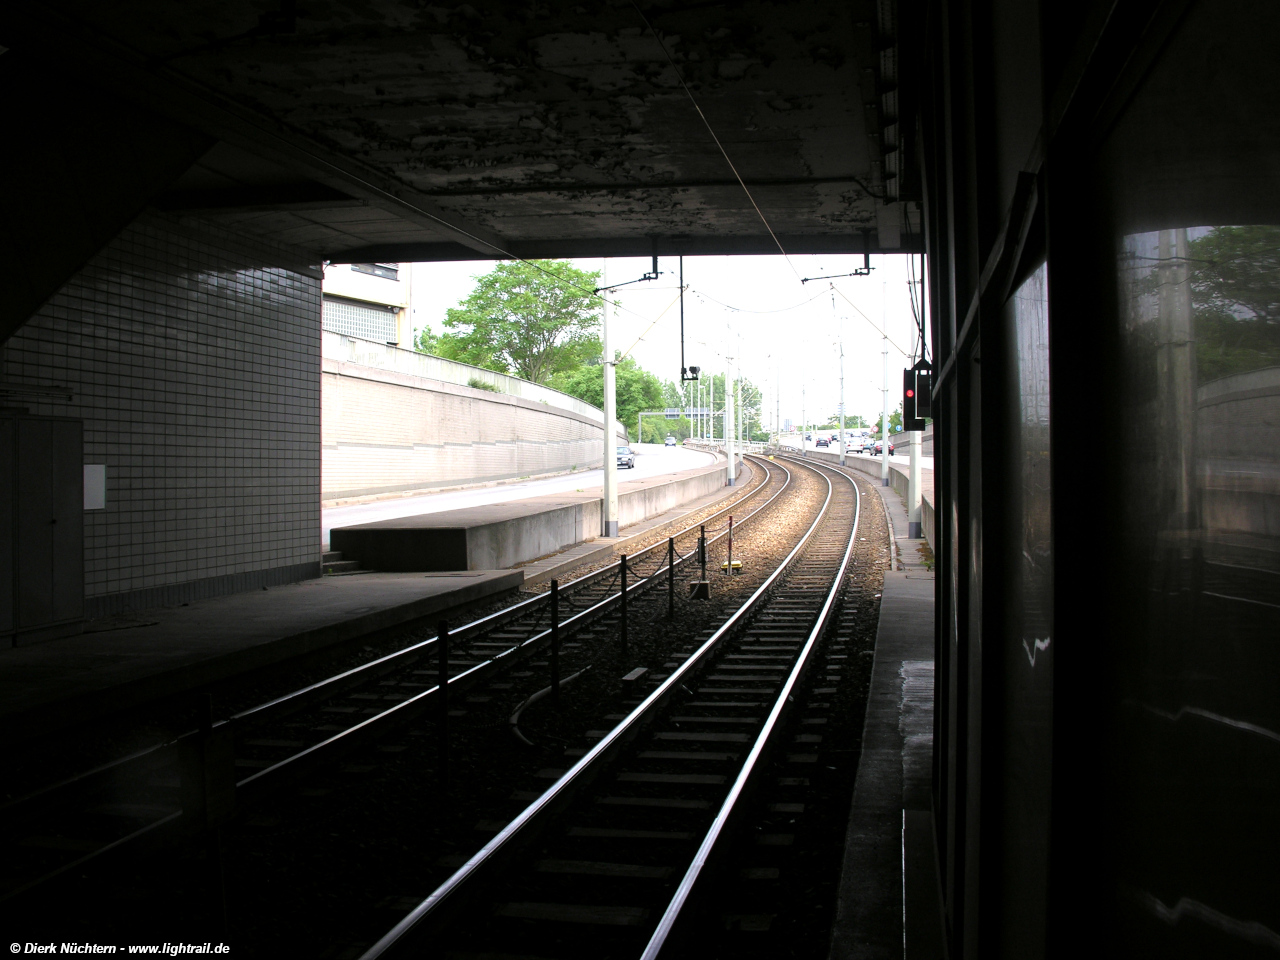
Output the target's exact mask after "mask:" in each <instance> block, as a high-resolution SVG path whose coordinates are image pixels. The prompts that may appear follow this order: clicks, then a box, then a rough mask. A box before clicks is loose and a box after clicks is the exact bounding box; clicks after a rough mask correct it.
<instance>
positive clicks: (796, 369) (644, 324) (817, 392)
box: [413, 255, 919, 424]
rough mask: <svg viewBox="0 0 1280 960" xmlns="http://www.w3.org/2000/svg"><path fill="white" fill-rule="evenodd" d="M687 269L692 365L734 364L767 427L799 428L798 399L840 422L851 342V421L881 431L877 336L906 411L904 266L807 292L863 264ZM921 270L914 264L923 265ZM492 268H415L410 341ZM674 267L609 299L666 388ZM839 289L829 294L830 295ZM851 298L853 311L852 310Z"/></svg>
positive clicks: (816, 259)
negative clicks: (856, 417) (856, 418)
mask: <svg viewBox="0 0 1280 960" xmlns="http://www.w3.org/2000/svg"><path fill="white" fill-rule="evenodd" d="M789 260H790V263H788V259H784V258H783V257H782V256H770V257H685V260H684V281H685V284H686V285H687V287H688V291H687V292H686V293H685V303H684V326H685V363H686V364H688V365H698V366H701V367H703V368H704V369H709V370H715V371H723V370H724V367H725V361H726V358H728V357H738V356H740V357H741V364H742V369H743V372H744V373H745V374H746V376H747V377H749V378H750V379H751V380H752V381H753V382H755V383H757V384H758V385H760V386H761V387H762V388H763V389H764V392H765V404H766V406H767V408H768V410H767V412H766V414H765V421H766V423H767V424H769V423H771V421H772V417H773V413H774V410H775V409H776V407H775V386H776V391H777V393H776V397H777V398H780V400H781V408H782V409H781V414H782V417H783V419H784V420H785V419H791V420H793V421H795V422H796V423H799V422H800V419H801V402H802V400H801V390H802V387H803V391H804V406H805V409H806V411H807V414H808V417H809V419H810V420H811V421H813V420H815V419H819V418H821V417H823V416H825V415H827V414H830V413H834V412H835V410H836V408H837V407H836V405H837V403H838V402H839V399H840V347H839V341H840V340H841V338H842V337H843V341H844V378H845V381H844V390H845V403H846V410H847V411H848V413H850V414H855V413H857V414H861V415H863V416H864V417H867V419H868V420H872V421H874V420H875V418H876V416H877V415H878V414H879V412H880V407H881V402H882V400H881V396H882V395H881V387H882V385H883V380H884V359H883V352H882V351H883V343H884V341H883V339H882V337H881V324H882V320H883V322H884V328H885V330H887V333H888V337H889V340H890V341H891V344H890V346H889V408H890V409H891V410H892V409H894V408H895V407H897V405H898V403H899V402H900V400H901V397H899V396H898V394H899V393H900V392H901V389H902V373H901V371H902V369H903V368H904V367H906V366H909V365H910V364H909V361H908V360H907V359H906V357H904V355H903V352H900V351H905V352H907V353H910V352H911V351H912V350H913V349H915V348H916V347H915V341H916V335H915V322H914V320H913V319H912V313H911V304H910V300H909V299H908V267H907V258H906V257H903V256H873V257H872V258H871V266H872V268H873V269H872V271H871V275H870V276H866V277H846V278H843V279H836V280H811V281H810V282H809V283H804V284H802V283H801V282H800V278H802V277H819V276H825V275H829V274H841V273H848V272H850V271H852V270H854V269H856V268H858V267H861V266H862V257H861V255H858V256H791V257H790V258H789ZM603 263H604V261H603V260H600V259H582V260H574V261H573V264H574V266H576V267H578V268H579V269H582V270H600V269H601V267H602V265H603ZM651 263H652V261H651V260H648V259H642V258H635V259H610V260H609V262H608V270H609V274H608V278H609V282H611V283H620V282H623V281H626V280H634V279H637V278H639V277H640V276H642V275H643V274H644V273H645V272H646V271H648V270H649V269H650V266H651ZM915 265H916V268H917V269H918V268H919V260H918V259H916V263H915ZM492 266H493V262H492V261H465V262H457V263H417V264H414V265H413V312H414V328H415V331H416V330H418V329H421V328H422V327H423V326H430V327H431V329H432V330H434V331H435V332H437V333H439V332H440V331H441V330H442V323H443V320H444V315H445V311H446V310H448V309H449V308H450V307H454V306H457V305H458V303H459V302H460V301H461V300H463V299H465V298H466V296H467V295H468V294H469V293H470V292H471V289H472V287H473V285H474V281H473V278H474V277H476V276H479V275H481V274H484V273H487V272H488V271H489V270H490V269H492ZM679 268H680V263H679V260H678V258H676V257H663V258H662V259H661V260H659V262H658V269H659V270H660V271H661V275H660V276H659V278H658V279H657V280H654V281H650V282H647V283H637V284H634V285H631V286H627V287H623V288H621V289H619V290H617V292H616V293H615V294H614V298H613V299H614V300H615V301H616V302H618V303H619V304H620V305H621V308H622V309H620V310H614V311H613V319H612V320H611V322H610V339H611V340H612V341H613V346H614V347H615V348H616V349H620V350H624V351H628V352H629V353H630V355H631V356H634V357H635V358H636V360H637V361H638V362H639V364H640V365H641V366H642V367H644V368H645V369H646V370H649V371H652V372H653V373H655V374H657V376H658V377H660V378H662V379H664V380H672V381H676V380H678V378H679V375H680V304H679V300H678V297H679V283H678V270H679ZM833 287H834V290H833ZM846 298H847V299H846Z"/></svg>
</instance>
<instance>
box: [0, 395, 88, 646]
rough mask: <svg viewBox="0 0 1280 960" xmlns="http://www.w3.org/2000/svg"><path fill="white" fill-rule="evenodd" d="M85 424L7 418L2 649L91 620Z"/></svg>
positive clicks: (0, 502) (0, 545) (0, 543)
mask: <svg viewBox="0 0 1280 960" xmlns="http://www.w3.org/2000/svg"><path fill="white" fill-rule="evenodd" d="M83 436H84V429H83V425H82V423H81V421H79V420H71V419H66V418H62V417H34V416H27V415H5V414H2V413H0V645H12V646H21V645H24V644H28V643H37V642H39V641H41V640H49V639H53V638H55V637H61V636H67V635H68V634H73V633H79V632H80V629H81V626H82V623H83V620H84V466H83V459H84V453H83V450H84V439H83Z"/></svg>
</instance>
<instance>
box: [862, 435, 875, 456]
mask: <svg viewBox="0 0 1280 960" xmlns="http://www.w3.org/2000/svg"><path fill="white" fill-rule="evenodd" d="M861 450H862V452H863V453H875V452H876V442H875V440H874V439H872V438H871V437H863V438H862V444H861Z"/></svg>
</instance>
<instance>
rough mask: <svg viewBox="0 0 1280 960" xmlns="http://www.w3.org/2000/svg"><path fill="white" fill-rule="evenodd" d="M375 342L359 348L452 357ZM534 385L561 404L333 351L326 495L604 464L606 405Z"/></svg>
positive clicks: (326, 373)
mask: <svg viewBox="0 0 1280 960" xmlns="http://www.w3.org/2000/svg"><path fill="white" fill-rule="evenodd" d="M325 338H326V340H325V342H326V344H331V343H333V342H335V341H346V340H347V339H348V338H344V337H339V336H337V335H335V334H329V333H326V334H325ZM368 346H369V347H370V348H374V349H371V350H368V351H365V354H367V356H365V354H361V355H362V356H364V357H365V359H371V360H387V362H388V364H389V365H391V366H394V365H395V364H391V360H395V361H396V363H398V364H399V365H400V366H403V367H406V368H407V367H411V366H412V365H413V364H412V363H410V362H409V361H410V360H411V359H412V358H413V357H420V358H421V359H422V360H424V361H432V360H435V361H438V364H437V365H439V364H449V363H450V361H445V360H439V358H437V357H425V356H421V355H418V354H413V353H412V351H408V350H397V349H395V348H393V347H386V348H380V349H382V350H384V351H388V352H390V360H388V358H387V357H386V356H383V355H382V354H379V353H378V352H377V349H378V348H379V345H378V344H369V345H368ZM401 354H409V355H410V356H409V357H408V358H405V357H401V356H400V355H401ZM427 366H431V365H430V364H427ZM453 366H455V367H459V368H463V370H464V371H467V370H475V369H477V368H472V367H467V366H466V365H465V364H453ZM454 373H455V374H456V371H454ZM493 376H494V377H498V376H499V375H497V374H493ZM502 379H504V380H510V381H512V382H514V383H519V384H523V383H524V381H517V380H515V378H513V377H504V378H502ZM526 386H527V387H530V388H534V387H537V385H536V384H526ZM537 389H538V390H542V391H543V392H545V393H547V394H551V395H555V396H557V397H559V398H561V400H562V402H561V403H560V405H558V406H557V405H553V404H552V403H551V402H550V401H549V400H545V399H528V398H525V397H519V396H515V395H512V394H507V393H491V392H489V391H487V390H480V389H476V388H473V387H468V386H463V385H460V384H457V383H453V382H446V381H442V380H434V379H429V378H426V377H422V376H418V375H415V374H411V373H407V372H404V371H403V370H400V369H382V368H378V367H372V366H367V365H365V364H359V363H353V362H349V361H346V360H341V359H338V358H335V357H333V356H328V355H326V356H325V357H324V358H323V360H322V372H321V406H322V419H321V437H322V446H321V460H322V470H321V478H322V479H321V499H323V500H325V501H329V502H332V501H335V500H341V499H354V498H359V497H372V496H384V495H394V494H408V493H412V492H415V491H429V490H435V489H439V488H441V487H448V486H460V485H467V484H476V483H490V482H494V481H499V480H509V479H517V478H522V477H537V476H547V475H551V474H557V473H566V472H569V471H572V470H575V469H577V470H587V469H591V468H594V467H598V466H600V460H601V446H602V428H601V424H602V423H603V420H604V418H603V415H602V414H601V413H600V411H598V410H596V409H595V408H594V407H591V406H588V405H587V404H584V403H582V402H581V401H578V400H576V399H574V398H573V397H568V396H565V395H563V394H556V393H555V391H553V390H546V389H545V388H541V387H537ZM579 407H580V408H581V409H576V408H579ZM571 408H573V409H571ZM615 431H616V433H617V436H618V437H619V440H618V442H619V443H626V442H627V441H626V429H625V427H623V426H622V424H615Z"/></svg>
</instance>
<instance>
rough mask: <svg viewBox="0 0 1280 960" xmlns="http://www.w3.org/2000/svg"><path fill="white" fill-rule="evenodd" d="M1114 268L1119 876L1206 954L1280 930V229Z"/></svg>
mask: <svg viewBox="0 0 1280 960" xmlns="http://www.w3.org/2000/svg"><path fill="white" fill-rule="evenodd" d="M1119 267H1120V281H1121V282H1120V287H1121V303H1122V310H1123V315H1122V318H1121V319H1122V331H1123V335H1122V341H1121V343H1122V350H1123V353H1122V363H1123V366H1122V370H1123V373H1124V382H1123V384H1122V387H1121V391H1120V395H1119V396H1120V399H1121V401H1122V411H1121V416H1122V419H1121V421H1120V422H1121V429H1120V438H1121V444H1120V450H1119V451H1118V456H1119V457H1121V458H1123V463H1122V465H1121V468H1120V473H1121V475H1122V477H1123V480H1122V482H1123V484H1124V488H1123V493H1122V497H1123V504H1124V513H1123V526H1124V531H1123V536H1124V542H1125V544H1126V546H1127V548H1128V550H1129V553H1128V555H1127V558H1126V560H1127V564H1128V569H1132V570H1133V571H1134V573H1135V577H1134V586H1135V587H1136V589H1135V590H1134V591H1133V592H1132V595H1131V596H1130V597H1129V602H1130V603H1132V604H1133V605H1134V613H1136V616H1134V618H1133V619H1132V621H1131V623H1132V624H1133V625H1134V627H1135V629H1134V631H1133V632H1132V633H1131V634H1129V635H1127V636H1126V637H1125V639H1124V643H1123V647H1124V649H1123V651H1121V655H1122V657H1123V662H1124V664H1125V667H1124V670H1123V676H1124V680H1123V686H1124V694H1123V696H1124V703H1125V706H1126V707H1127V717H1128V720H1127V726H1126V727H1125V738H1124V746H1123V755H1124V756H1125V757H1126V766H1125V777H1126V778H1127V780H1128V787H1127V789H1126V791H1125V796H1126V798H1127V809H1126V811H1125V813H1124V814H1123V815H1122V821H1121V825H1120V829H1121V836H1122V837H1124V840H1125V847H1126V853H1125V855H1124V857H1123V859H1124V860H1125V861H1127V867H1126V868H1125V869H1124V871H1123V873H1124V875H1125V879H1124V881H1123V887H1124V889H1126V890H1127V892H1128V901H1129V903H1130V904H1131V905H1132V906H1133V907H1134V908H1136V910H1137V912H1138V914H1139V915H1143V916H1145V917H1146V918H1147V922H1148V923H1150V922H1151V921H1153V920H1154V921H1155V922H1156V924H1157V927H1158V929H1161V930H1164V931H1166V932H1167V934H1168V936H1169V937H1170V938H1171V939H1170V940H1168V941H1167V942H1166V946H1167V947H1168V949H1169V950H1171V951H1172V952H1171V953H1170V955H1176V956H1200V955H1207V954H1205V953H1204V952H1203V949H1202V948H1203V947H1204V946H1205V943H1209V944H1212V949H1213V950H1214V951H1220V950H1222V949H1224V945H1226V944H1235V945H1239V944H1241V943H1244V942H1263V941H1259V940H1257V937H1258V936H1261V937H1263V938H1264V940H1266V938H1268V937H1270V938H1275V937H1276V936H1277V934H1276V930H1278V929H1280V915H1278V914H1277V912H1276V904H1275V902H1274V901H1273V900H1270V901H1269V900H1268V898H1266V897H1265V896H1260V895H1259V889H1260V888H1259V886H1258V884H1257V882H1256V881H1257V878H1260V877H1265V876H1268V875H1270V874H1271V871H1272V869H1273V867H1274V852H1275V850H1274V838H1275V832H1274V827H1273V826H1272V825H1271V824H1272V822H1273V817H1274V803H1275V797H1276V795H1277V793H1276V791H1277V789H1278V788H1280V762H1277V756H1280V755H1277V754H1275V752H1274V744H1275V743H1280V698H1277V697H1276V696H1275V690H1276V676H1277V672H1276V668H1277V666H1280V661H1278V660H1277V652H1276V643H1275V641H1276V636H1277V624H1278V623H1280V227H1277V226H1271V225H1223V226H1204V225H1201V226H1188V227H1176V228H1169V229H1162V230H1155V231H1150V232H1144V233H1132V234H1129V235H1127V236H1125V237H1124V238H1123V241H1122V243H1121V250H1120V256H1119ZM1189 918H1190V919H1189ZM1208 928H1212V929H1213V930H1214V931H1215V932H1213V933H1212V934H1208V933H1206V932H1205V930H1206V929H1208ZM1197 930H1199V931H1201V932H1200V933H1196V932H1195V931H1197ZM1258 931H1261V932H1260V933H1259V932H1258ZM1149 935H1150V931H1149V930H1148V932H1147V933H1144V934H1141V935H1140V937H1139V938H1140V939H1142V938H1145V937H1147V936H1149ZM1202 935H1203V936H1207V937H1209V939H1208V940H1207V941H1205V943H1200V941H1199V940H1197V939H1196V938H1197V937H1200V936H1202ZM1267 942H1270V941H1269V940H1268V941H1267ZM1276 942H1280V940H1277V941H1276ZM1197 944H1198V945H1197Z"/></svg>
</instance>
